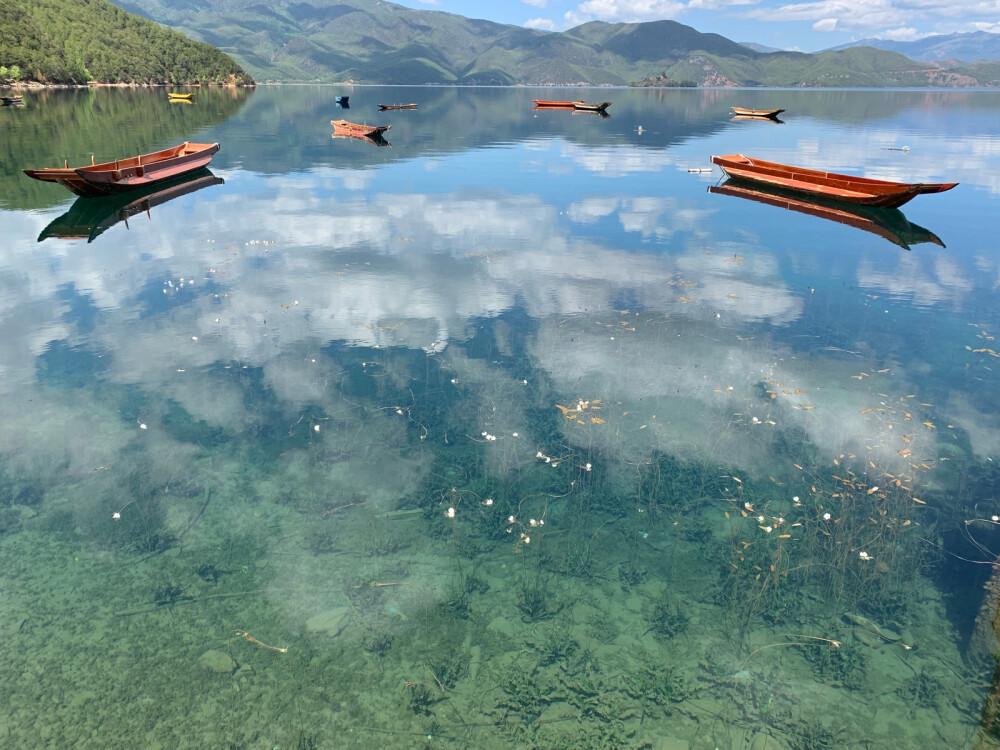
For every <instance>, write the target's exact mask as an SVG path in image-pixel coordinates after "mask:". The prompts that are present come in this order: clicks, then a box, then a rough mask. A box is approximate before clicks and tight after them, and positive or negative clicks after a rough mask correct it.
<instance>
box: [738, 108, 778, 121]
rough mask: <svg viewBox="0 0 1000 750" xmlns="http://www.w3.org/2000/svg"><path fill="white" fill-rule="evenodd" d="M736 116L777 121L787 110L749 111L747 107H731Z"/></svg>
mask: <svg viewBox="0 0 1000 750" xmlns="http://www.w3.org/2000/svg"><path fill="white" fill-rule="evenodd" d="M730 109H731V110H733V114H734V115H739V116H740V117H767V118H770V119H775V118H777V117H778V115H780V114H781V113H782V112H784V111H785V110H783V109H747V108H746V107H730Z"/></svg>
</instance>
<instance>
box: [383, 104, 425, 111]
mask: <svg viewBox="0 0 1000 750" xmlns="http://www.w3.org/2000/svg"><path fill="white" fill-rule="evenodd" d="M378 108H379V109H380V110H381V111H383V112H384V111H385V110H387V109H416V108H417V105H416V104H412V103H411V104H379V105H378Z"/></svg>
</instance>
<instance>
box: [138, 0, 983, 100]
mask: <svg viewBox="0 0 1000 750" xmlns="http://www.w3.org/2000/svg"><path fill="white" fill-rule="evenodd" d="M118 5H120V7H122V8H124V9H125V10H127V11H129V12H133V13H137V14H140V15H143V16H145V17H146V18H149V19H151V20H153V21H156V22H158V23H161V24H164V25H166V26H170V27H172V28H174V29H176V30H178V31H180V32H182V33H184V34H185V35H187V36H189V37H191V38H193V39H196V40H199V41H203V42H207V43H209V44H212V45H214V46H216V47H218V48H219V49H221V50H222V51H224V52H226V53H227V54H229V55H230V56H232V57H233V58H234V59H236V60H237V61H238V62H239V63H240V64H241V65H242V66H243V67H244V68H245V69H246V70H247V71H248V72H249V73H250V74H251V75H253V76H254V77H255V78H256V79H257V80H258V81H268V80H271V81H319V82H343V81H354V82H357V83H370V84H380V83H381V84H467V85H472V84H474V85H571V84H589V85H619V86H620V85H628V84H632V83H636V82H642V83H645V84H646V85H649V84H650V83H652V82H655V81H674V82H688V83H689V84H692V85H699V86H948V85H951V86H980V85H1000V71H995V70H992V69H991V70H987V71H986V72H985V73H984V72H982V71H980V70H977V69H975V68H972V67H966V68H958V69H950V68H949V69H944V68H942V67H941V66H928V65H924V64H919V63H916V62H914V61H913V60H909V59H907V58H905V57H903V56H902V55H900V54H898V53H894V52H890V51H880V50H868V51H859V50H844V51H838V52H824V53H821V54H819V55H806V54H804V53H794V52H772V53H762V52H758V51H756V50H754V49H752V48H750V47H748V46H746V45H743V44H738V43H736V42H733V41H731V40H729V39H726V38H725V37H723V36H720V35H718V34H704V33H701V32H699V31H696V30H695V29H693V28H691V27H690V26H685V25H683V24H679V23H677V22H675V21H651V22H648V23H632V24H608V23H603V22H597V21H595V22H591V23H587V24H583V25H582V26H577V27H576V28H573V29H569V30H568V31H564V32H558V33H556V32H544V31H537V30H533V29H526V28H523V27H520V26H513V25H508V24H498V23H494V22H492V21H484V20H476V19H469V18H464V17H462V16H458V15H454V14H451V13H444V12H441V11H433V10H413V9H411V8H405V7H403V6H401V5H395V4H393V3H390V2H384V1H382V0H268V1H267V3H266V4H264V2H262V0H183V2H181V3H176V2H175V1H174V0H119V1H118Z"/></svg>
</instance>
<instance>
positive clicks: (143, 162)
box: [24, 142, 219, 198]
mask: <svg viewBox="0 0 1000 750" xmlns="http://www.w3.org/2000/svg"><path fill="white" fill-rule="evenodd" d="M218 150H219V144H218V143H188V142H185V143H182V144H180V145H179V146H173V147H172V148H165V149H163V150H162V151H154V152H152V153H149V154H140V155H139V156H133V157H130V158H128V159H115V160H114V161H109V162H104V163H103V164H91V165H90V166H89V167H70V166H69V165H68V164H67V165H66V166H65V167H62V168H54V169H25V170H24V173H25V174H26V175H28V177H33V178H34V179H36V180H41V181H42V182H56V183H58V184H60V185H62V186H63V187H65V188H67V189H69V190H72V191H73V192H74V193H76V194H77V195H82V196H84V197H85V198H94V197H97V196H101V195H114V194H115V193H125V192H128V191H130V190H138V189H140V188H148V187H150V186H152V185H155V184H157V183H159V182H165V181H166V180H171V179H173V178H175V177H180V176H181V175H185V174H189V173H191V172H194V171H195V170H198V169H201V168H202V167H207V166H208V163H209V162H210V161H212V157H213V156H214V155H215V152H216V151H218ZM91 161H93V157H91Z"/></svg>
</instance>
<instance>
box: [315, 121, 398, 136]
mask: <svg viewBox="0 0 1000 750" xmlns="http://www.w3.org/2000/svg"><path fill="white" fill-rule="evenodd" d="M330 124H331V125H333V134H334V135H335V136H350V137H358V136H361V137H363V138H373V137H375V136H381V135H382V133H384V132H385V131H387V130H389V129H391V128H392V125H359V124H357V123H356V122H348V121H347V120H330Z"/></svg>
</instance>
